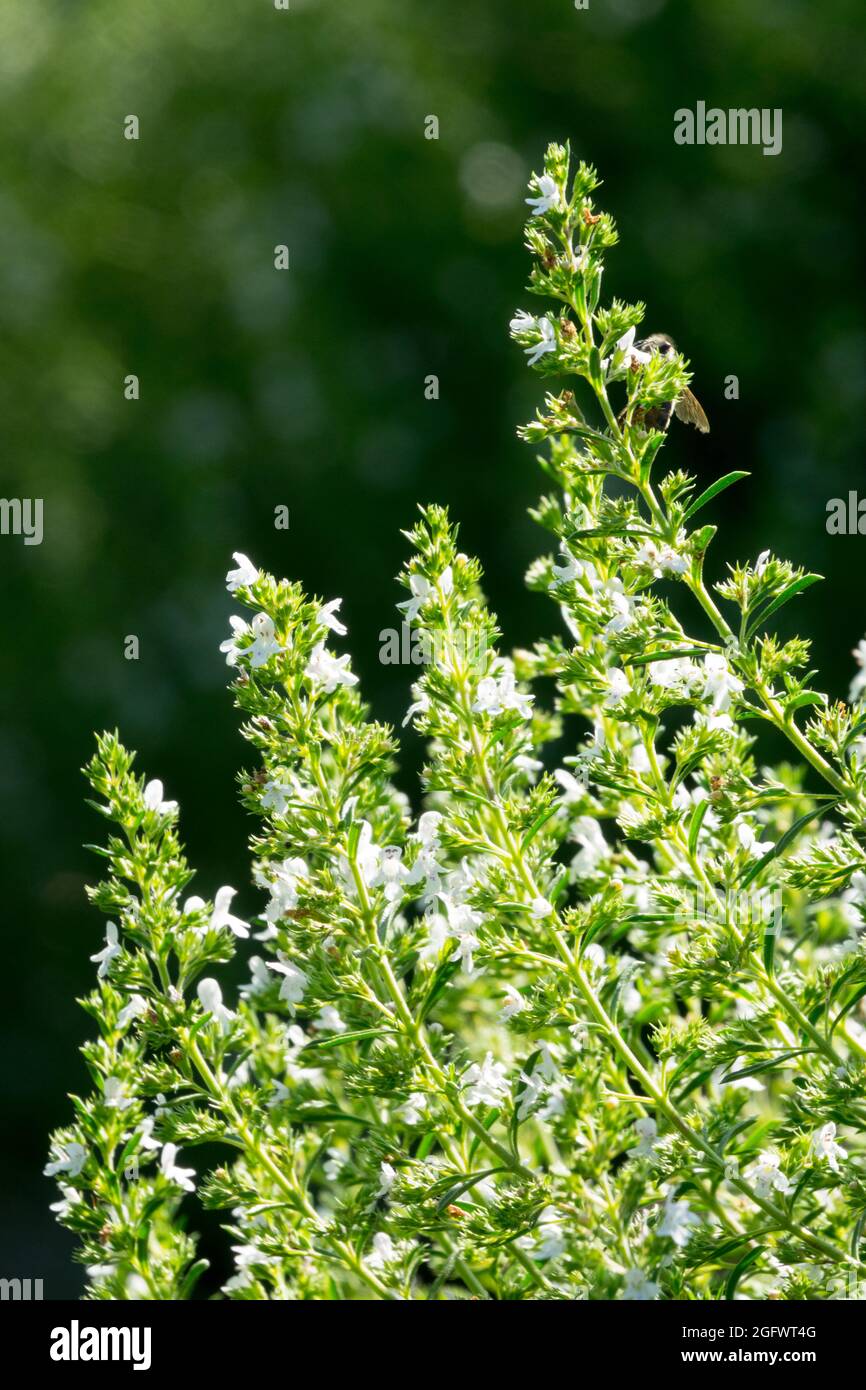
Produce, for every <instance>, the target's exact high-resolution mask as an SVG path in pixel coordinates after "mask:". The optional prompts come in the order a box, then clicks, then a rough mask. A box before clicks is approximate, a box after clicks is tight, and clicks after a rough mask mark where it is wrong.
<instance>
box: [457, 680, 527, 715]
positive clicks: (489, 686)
mask: <svg viewBox="0 0 866 1390" xmlns="http://www.w3.org/2000/svg"><path fill="white" fill-rule="evenodd" d="M533 699H534V696H532V695H525V694H523V693H522V692H521V691H520V690H518V688H517V681H516V679H515V677H514V673H513V672H512V671H505V672H504V673H503V674H502V675H501V676H499V677H498V678H497V677H495V676H485V677H484V678H483V679H482V680H480V681H479V682H478V688H477V690H476V692H475V703H474V704H473V706H472V708H473V710H474V711H475V713H476V714H490V715H493V716H495V715H497V714H502V713H503V712H504V711H505V710H516V711H517V713H518V714H519V715H521V717H522V718H523V719H529V717H530V715H531V714H532V702H533Z"/></svg>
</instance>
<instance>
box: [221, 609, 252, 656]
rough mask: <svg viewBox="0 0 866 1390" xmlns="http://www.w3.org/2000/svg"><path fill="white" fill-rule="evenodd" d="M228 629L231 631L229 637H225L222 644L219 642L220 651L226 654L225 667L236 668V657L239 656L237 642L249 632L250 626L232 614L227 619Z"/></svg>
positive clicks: (239, 649) (239, 651)
mask: <svg viewBox="0 0 866 1390" xmlns="http://www.w3.org/2000/svg"><path fill="white" fill-rule="evenodd" d="M229 627H230V628H231V630H232V635H231V637H227V638H226V640H225V641H224V642H220V651H221V652H225V654H226V666H237V664H238V657H239V656H240V655H241V648H240V646H239V642H240V639H241V637H243V635H244V633H245V632H249V630H250V625H249V623H247V622H244V619H243V618H239V617H238V616H237V614H236V613H232V615H231V617H230V618H229Z"/></svg>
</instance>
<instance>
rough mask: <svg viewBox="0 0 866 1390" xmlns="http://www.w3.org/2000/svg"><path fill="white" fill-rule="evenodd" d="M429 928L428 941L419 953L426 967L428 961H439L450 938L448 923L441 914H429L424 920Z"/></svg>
mask: <svg viewBox="0 0 866 1390" xmlns="http://www.w3.org/2000/svg"><path fill="white" fill-rule="evenodd" d="M424 922H425V925H426V927H427V940H426V941H425V943H424V945H423V946H422V947H421V950H420V951H419V953H418V954H419V958H420V959H421V961H422V962H423V963H424V964H425V965H426V964H427V962H428V961H431V960H434V961H435V960H438V959H439V957H440V955H441V954H442V949H443V947H444V946H445V943H446V941H447V940H448V938H449V936H450V931H449V929H448V922H447V920H446V918H445V917H443V915H442V913H441V912H428V913H427V915H426V916H425V918H424Z"/></svg>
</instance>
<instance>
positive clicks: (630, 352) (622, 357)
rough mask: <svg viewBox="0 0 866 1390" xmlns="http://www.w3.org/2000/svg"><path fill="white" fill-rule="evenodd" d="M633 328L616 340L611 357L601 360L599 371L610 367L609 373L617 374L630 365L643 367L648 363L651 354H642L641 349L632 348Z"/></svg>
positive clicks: (604, 370)
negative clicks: (634, 364)
mask: <svg viewBox="0 0 866 1390" xmlns="http://www.w3.org/2000/svg"><path fill="white" fill-rule="evenodd" d="M634 332H635V331H634V328H629V329H627V330H626V332H625V333H623V335H622V337H621V338H617V341H616V345H615V347H614V350H613V356H612V357H603V358H602V359H601V369H602V371H603V372H606V371H607V370H608V367H609V366H610V370H611V372H619V371H621V370H622V369H623V368H624V367H626V366H628V365H630V364H631V363H633V362H634V363H637V364H638V366H644V365H645V364H646V363H647V362H649V360H650V357H651V356H652V353H649V352H644V351H643V350H642V349H641V348H636V347H635V346H634Z"/></svg>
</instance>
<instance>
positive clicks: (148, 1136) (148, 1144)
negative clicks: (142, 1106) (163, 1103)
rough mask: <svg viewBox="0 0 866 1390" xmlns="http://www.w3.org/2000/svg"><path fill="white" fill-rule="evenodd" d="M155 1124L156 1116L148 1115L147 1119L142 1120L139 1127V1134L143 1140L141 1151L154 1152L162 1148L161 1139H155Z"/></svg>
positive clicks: (140, 1144)
mask: <svg viewBox="0 0 866 1390" xmlns="http://www.w3.org/2000/svg"><path fill="white" fill-rule="evenodd" d="M155 1124H156V1117H155V1116H154V1115H147V1116H146V1117H145V1119H143V1120H142V1122H141V1124H140V1125H139V1127H138V1133H139V1134H140V1135H141V1140H140V1142H139V1145H138V1147H139V1148H140V1149H150V1150H153V1149H159V1148H161V1147H162V1145H161V1143H160V1141H159V1139H154V1137H153V1127H154V1125H155Z"/></svg>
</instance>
